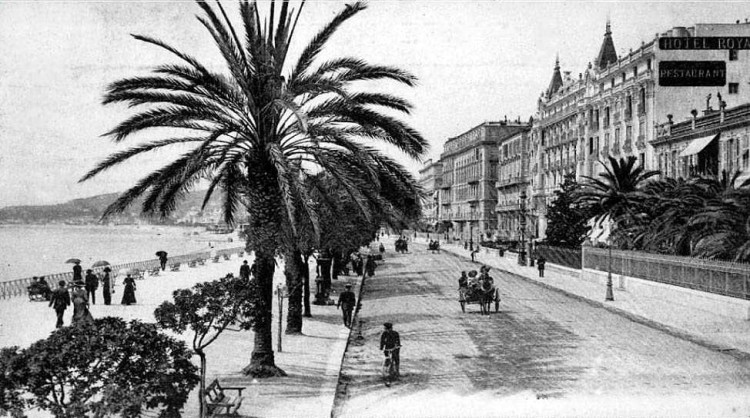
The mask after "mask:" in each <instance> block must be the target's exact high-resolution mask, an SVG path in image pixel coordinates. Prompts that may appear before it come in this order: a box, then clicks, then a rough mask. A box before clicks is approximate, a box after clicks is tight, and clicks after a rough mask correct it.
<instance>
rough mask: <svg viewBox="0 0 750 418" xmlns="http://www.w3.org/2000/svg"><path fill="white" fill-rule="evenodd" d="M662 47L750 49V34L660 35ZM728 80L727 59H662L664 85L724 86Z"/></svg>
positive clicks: (660, 47) (672, 49)
mask: <svg viewBox="0 0 750 418" xmlns="http://www.w3.org/2000/svg"><path fill="white" fill-rule="evenodd" d="M659 49H661V50H665V51H706V50H730V49H734V50H740V49H750V37H748V36H696V37H664V38H659ZM726 82H727V64H726V61H698V60H684V61H661V62H660V63H659V85H660V86H664V87H710V86H724V85H726Z"/></svg>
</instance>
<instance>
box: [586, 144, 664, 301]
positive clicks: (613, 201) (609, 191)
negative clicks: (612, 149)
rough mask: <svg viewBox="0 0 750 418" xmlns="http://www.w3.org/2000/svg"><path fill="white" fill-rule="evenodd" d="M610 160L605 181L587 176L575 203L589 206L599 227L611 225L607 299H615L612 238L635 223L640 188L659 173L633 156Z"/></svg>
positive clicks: (603, 176) (611, 158)
mask: <svg viewBox="0 0 750 418" xmlns="http://www.w3.org/2000/svg"><path fill="white" fill-rule="evenodd" d="M608 158H609V166H606V165H605V166H604V169H605V170H606V171H605V172H604V173H601V174H599V177H601V178H602V179H601V180H599V179H595V178H592V177H588V176H584V177H583V178H584V182H583V183H582V187H581V189H579V191H578V193H576V201H577V203H579V204H580V205H581V206H583V207H587V208H588V209H589V210H590V211H591V212H590V213H592V214H594V223H595V224H600V223H601V222H602V221H603V220H604V219H605V218H608V219H609V223H610V236H609V240H610V244H609V271H608V274H607V294H606V297H605V300H607V301H612V300H614V294H613V293H612V235H613V232H614V230H615V229H616V228H617V224H618V222H619V223H627V222H632V220H633V219H636V218H637V217H638V211H637V208H638V207H639V202H640V201H641V199H642V198H643V195H642V194H640V193H639V186H641V185H642V184H644V182H645V181H646V180H648V179H649V178H651V177H654V176H656V175H658V174H659V172H658V171H646V170H645V169H644V168H643V167H642V166H637V165H636V162H637V161H638V160H637V158H635V157H633V156H630V157H628V158H627V160H626V159H624V158H620V160H619V161H618V160H616V159H614V158H613V157H608Z"/></svg>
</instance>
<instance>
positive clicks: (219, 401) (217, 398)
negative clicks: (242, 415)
mask: <svg viewBox="0 0 750 418" xmlns="http://www.w3.org/2000/svg"><path fill="white" fill-rule="evenodd" d="M243 389H245V388H243V387H223V386H221V384H219V379H214V381H213V382H211V384H210V385H208V387H206V412H208V416H209V417H215V416H218V415H238V414H237V410H239V409H240V406H242V401H243V400H244V399H245V398H243V397H242V390H243ZM226 390H236V391H237V395H236V396H230V395H228V394H226V393H224V391H226Z"/></svg>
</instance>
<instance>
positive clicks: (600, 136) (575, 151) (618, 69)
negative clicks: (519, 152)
mask: <svg viewBox="0 0 750 418" xmlns="http://www.w3.org/2000/svg"><path fill="white" fill-rule="evenodd" d="M698 36H750V24H747V23H739V22H738V23H737V24H696V25H695V26H693V27H689V28H684V27H676V28H673V29H671V30H669V31H667V32H665V33H662V34H657V36H656V37H655V38H654V39H653V40H652V41H650V42H647V43H646V42H644V43H642V44H641V45H640V46H639V47H638V48H637V49H635V50H632V49H631V50H630V52H629V53H628V54H627V55H623V56H618V55H617V53H616V50H615V47H614V40H613V38H612V31H611V29H610V24H609V22H608V23H607V25H606V30H605V33H604V39H603V41H602V45H601V48H600V49H599V53H598V54H597V56H596V58H595V59H594V61H593V62H591V63H589V65H588V68H586V69H585V70H584V72H582V73H579V74H578V77H573V76H571V73H570V72H569V71H565V72H563V73H561V72H560V66H559V61H558V62H557V63H556V65H555V68H554V71H553V75H552V80H551V82H550V85H549V88H548V89H547V90H546V91H545V92H543V93H542V95H541V97H540V98H539V101H538V108H537V112H538V113H537V117H536V118H535V123H534V126H533V128H532V133H531V142H532V144H531V152H530V156H531V161H530V162H529V166H530V172H531V185H532V190H533V196H532V201H531V202H530V210H531V215H532V216H533V217H535V218H537V217H538V231H537V232H538V236H539V237H544V231H545V229H546V217H545V213H546V206H547V204H548V203H549V202H548V199H549V198H550V197H551V196H552V193H553V191H554V190H555V189H557V188H558V186H559V184H560V183H561V182H562V181H563V178H564V176H565V175H566V174H575V175H576V177H577V178H579V179H580V177H581V176H591V177H595V176H597V174H599V173H600V172H602V171H603V170H604V163H606V161H607V157H608V156H612V157H615V158H620V157H627V156H635V157H636V158H638V161H639V162H640V163H641V164H643V165H644V166H645V167H646V168H647V169H659V167H660V164H659V160H658V159H657V155H656V153H655V152H654V147H653V145H652V142H653V141H654V140H656V129H655V126H656V125H657V124H662V123H665V122H668V121H669V120H671V119H672V118H673V117H675V115H678V117H679V116H683V117H689V116H690V115H691V111H693V110H695V109H703V108H706V112H709V113H710V112H712V111H714V108H713V106H712V105H711V100H712V98H713V99H716V97H717V96H719V95H720V96H721V97H722V99H723V101H724V103H723V104H720V103H719V101H716V105H717V106H716V109H718V107H719V106H720V105H721V106H724V107H727V106H728V107H735V106H739V105H741V104H743V103H748V102H750V71H748V68H750V51H748V50H731V49H729V50H726V49H725V50H662V49H660V48H659V42H658V40H659V38H675V39H677V38H691V37H698ZM663 61H723V62H725V63H726V85H724V86H721V87H666V86H660V85H659V84H660V83H659V72H658V70H659V63H660V62H663ZM696 112H697V110H696V111H695V112H692V113H693V114H695V113H696ZM661 158H663V157H661ZM662 165H663V164H662Z"/></svg>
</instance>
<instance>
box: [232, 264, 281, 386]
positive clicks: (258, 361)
mask: <svg viewBox="0 0 750 418" xmlns="http://www.w3.org/2000/svg"><path fill="white" fill-rule="evenodd" d="M255 260H256V261H255V262H256V266H257V267H256V268H257V270H256V281H257V299H256V307H255V323H254V324H253V331H254V332H255V344H254V346H253V353H252V356H251V358H250V364H249V365H248V366H246V367H245V368H244V369H243V370H242V371H243V373H245V374H247V375H251V376H253V377H273V376H286V373H285V372H284V371H283V370H281V369H280V368H278V367H276V364H275V363H274V354H273V338H272V334H271V329H272V325H273V323H272V319H273V318H272V303H273V275H274V272H275V270H276V266H275V262H276V261H275V260H274V257H273V253H269V252H267V251H260V250H256V251H255Z"/></svg>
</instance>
